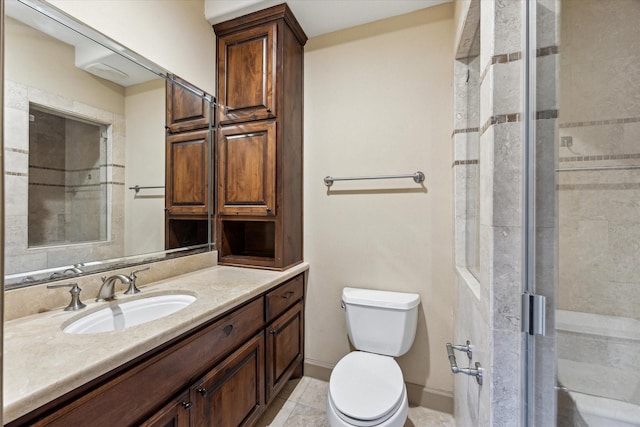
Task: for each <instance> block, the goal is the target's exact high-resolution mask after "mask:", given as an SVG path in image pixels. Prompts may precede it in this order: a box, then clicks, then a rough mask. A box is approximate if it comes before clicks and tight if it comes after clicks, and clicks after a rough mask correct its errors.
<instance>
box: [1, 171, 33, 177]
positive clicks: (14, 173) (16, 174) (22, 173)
mask: <svg viewBox="0 0 640 427" xmlns="http://www.w3.org/2000/svg"><path fill="white" fill-rule="evenodd" d="M4 174H5V175H11V176H24V177H28V176H29V174H26V173H24V172H9V171H7V172H5V173H4Z"/></svg>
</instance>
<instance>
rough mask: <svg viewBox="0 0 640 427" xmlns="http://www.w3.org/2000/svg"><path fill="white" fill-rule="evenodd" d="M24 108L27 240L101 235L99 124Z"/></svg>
mask: <svg viewBox="0 0 640 427" xmlns="http://www.w3.org/2000/svg"><path fill="white" fill-rule="evenodd" d="M30 111H31V113H30V114H31V116H32V118H30V126H29V218H28V219H29V236H28V238H29V246H43V245H55V244H69V243H77V242H88V241H98V240H104V239H105V238H106V229H105V226H106V222H105V220H106V215H105V210H106V189H107V188H106V183H105V182H104V179H102V180H101V179H100V164H101V163H105V161H104V158H102V162H101V152H103V151H104V152H105V153H106V151H105V149H106V147H104V148H105V149H102V147H101V146H104V145H106V137H105V138H104V141H102V138H101V126H100V125H97V124H91V123H85V122H81V121H78V120H73V119H70V118H67V117H62V116H59V115H55V114H50V113H48V112H43V111H38V110H35V109H31V110H30ZM105 135H106V133H105Z"/></svg>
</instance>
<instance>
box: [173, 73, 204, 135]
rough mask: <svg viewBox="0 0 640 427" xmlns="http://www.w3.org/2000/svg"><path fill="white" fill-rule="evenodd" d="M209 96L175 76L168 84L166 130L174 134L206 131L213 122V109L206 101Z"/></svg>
mask: <svg viewBox="0 0 640 427" xmlns="http://www.w3.org/2000/svg"><path fill="white" fill-rule="evenodd" d="M205 96H207V94H206V93H205V92H204V91H202V90H200V89H198V88H197V87H195V86H193V85H191V84H190V83H189V82H187V81H186V80H183V79H181V78H180V77H178V76H175V75H169V79H167V83H166V98H167V99H166V124H165V126H166V129H167V133H169V134H174V133H179V132H186V131H190V130H195V129H206V128H208V127H209V122H210V121H211V120H210V119H211V107H210V105H209V103H208V102H206V101H205V100H204V97H205Z"/></svg>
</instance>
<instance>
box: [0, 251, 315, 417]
mask: <svg viewBox="0 0 640 427" xmlns="http://www.w3.org/2000/svg"><path fill="white" fill-rule="evenodd" d="M308 268H309V265H308V264H307V263H302V264H299V265H297V266H295V267H292V268H290V269H288V270H285V271H269V270H258V269H249V268H238V267H225V266H215V267H211V268H206V269H203V270H197V271H195V272H192V273H188V274H183V275H181V276H176V277H173V278H170V279H165V280H161V281H158V282H155V283H150V284H149V285H147V286H145V287H144V288H141V290H142V291H143V293H141V294H138V295H133V296H125V295H122V292H118V293H117V294H118V301H120V302H124V301H127V300H131V299H137V298H141V297H144V296H149V295H155V294H163V293H164V294H167V293H175V292H182V293H188V294H192V295H195V296H197V300H196V301H195V302H194V303H192V304H191V305H189V306H187V307H185V308H183V309H182V310H180V311H178V312H176V313H174V314H171V315H169V316H166V317H163V318H161V319H158V320H154V321H151V322H148V323H143V324H141V325H137V326H132V327H130V328H126V329H124V330H120V331H114V332H104V333H97V334H85V335H80V334H67V333H65V332H62V329H61V326H63V325H64V326H66V325H67V324H69V323H70V322H72V321H73V320H75V319H76V318H79V317H82V316H83V315H86V314H88V313H90V312H92V311H96V310H98V309H100V308H102V307H105V306H107V305H108V304H110V303H107V302H101V303H96V302H92V299H90V298H87V296H84V299H85V301H84V302H85V303H86V304H87V308H85V309H83V310H80V311H76V312H67V311H63V310H62V308H60V309H57V310H54V311H49V312H45V313H40V314H35V315H32V316H27V317H22V318H19V319H15V320H11V321H8V322H5V324H4V354H3V357H4V371H3V379H4V385H3V386H4V391H3V393H4V395H3V404H4V419H3V421H4V422H5V423H8V422H10V421H12V420H15V419H17V418H18V417H20V416H22V415H24V414H27V413H28V412H30V411H32V410H34V409H36V408H38V407H40V406H42V405H43V404H45V403H47V402H50V401H51V400H53V399H55V398H57V397H59V396H62V395H63V394H65V393H67V392H69V391H71V390H73V389H75V388H77V387H79V386H81V385H82V384H85V383H87V382H89V381H91V380H92V379H94V378H97V377H98V376H100V375H102V374H104V373H107V372H109V371H110V370H112V369H114V368H116V367H118V366H120V365H122V364H123V363H125V362H127V361H129V360H132V359H134V358H136V357H138V356H140V355H142V354H144V353H146V352H147V351H149V350H152V349H154V348H155V347H157V346H159V345H161V344H163V343H165V342H167V341H169V340H171V339H173V338H175V337H177V336H180V335H181V334H183V333H185V332H187V331H189V330H191V329H193V328H194V327H196V326H198V325H200V324H202V323H204V322H206V321H207V320H210V319H212V318H214V317H216V316H218V315H220V314H222V313H224V312H225V311H227V310H229V309H231V308H233V307H234V306H237V305H239V304H241V303H243V302H245V301H248V300H250V299H251V298H253V297H254V296H256V295H259V294H261V293H263V292H265V291H267V290H269V289H270V288H272V287H274V286H276V285H278V284H280V283H282V282H284V281H286V280H287V279H289V278H291V277H294V276H295V275H297V274H299V273H301V272H303V271H306V270H307V269H308ZM90 301H91V302H90Z"/></svg>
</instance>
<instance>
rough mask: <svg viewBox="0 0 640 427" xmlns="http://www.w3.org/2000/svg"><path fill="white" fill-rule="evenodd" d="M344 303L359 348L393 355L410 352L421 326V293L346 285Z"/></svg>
mask: <svg viewBox="0 0 640 427" xmlns="http://www.w3.org/2000/svg"><path fill="white" fill-rule="evenodd" d="M342 302H343V303H344V306H345V311H346V316H347V330H348V332H349V339H350V340H351V343H352V344H353V346H354V347H355V348H356V349H358V350H361V351H366V352H369V353H377V354H384V355H386V356H393V357H397V356H402V355H403V354H405V353H406V352H407V351H409V349H410V348H411V345H412V344H413V340H414V338H415V336H416V327H417V326H418V305H419V304H420V295H418V294H410V293H405V292H389V291H378V290H373V289H360V288H344V289H343V290H342Z"/></svg>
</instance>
